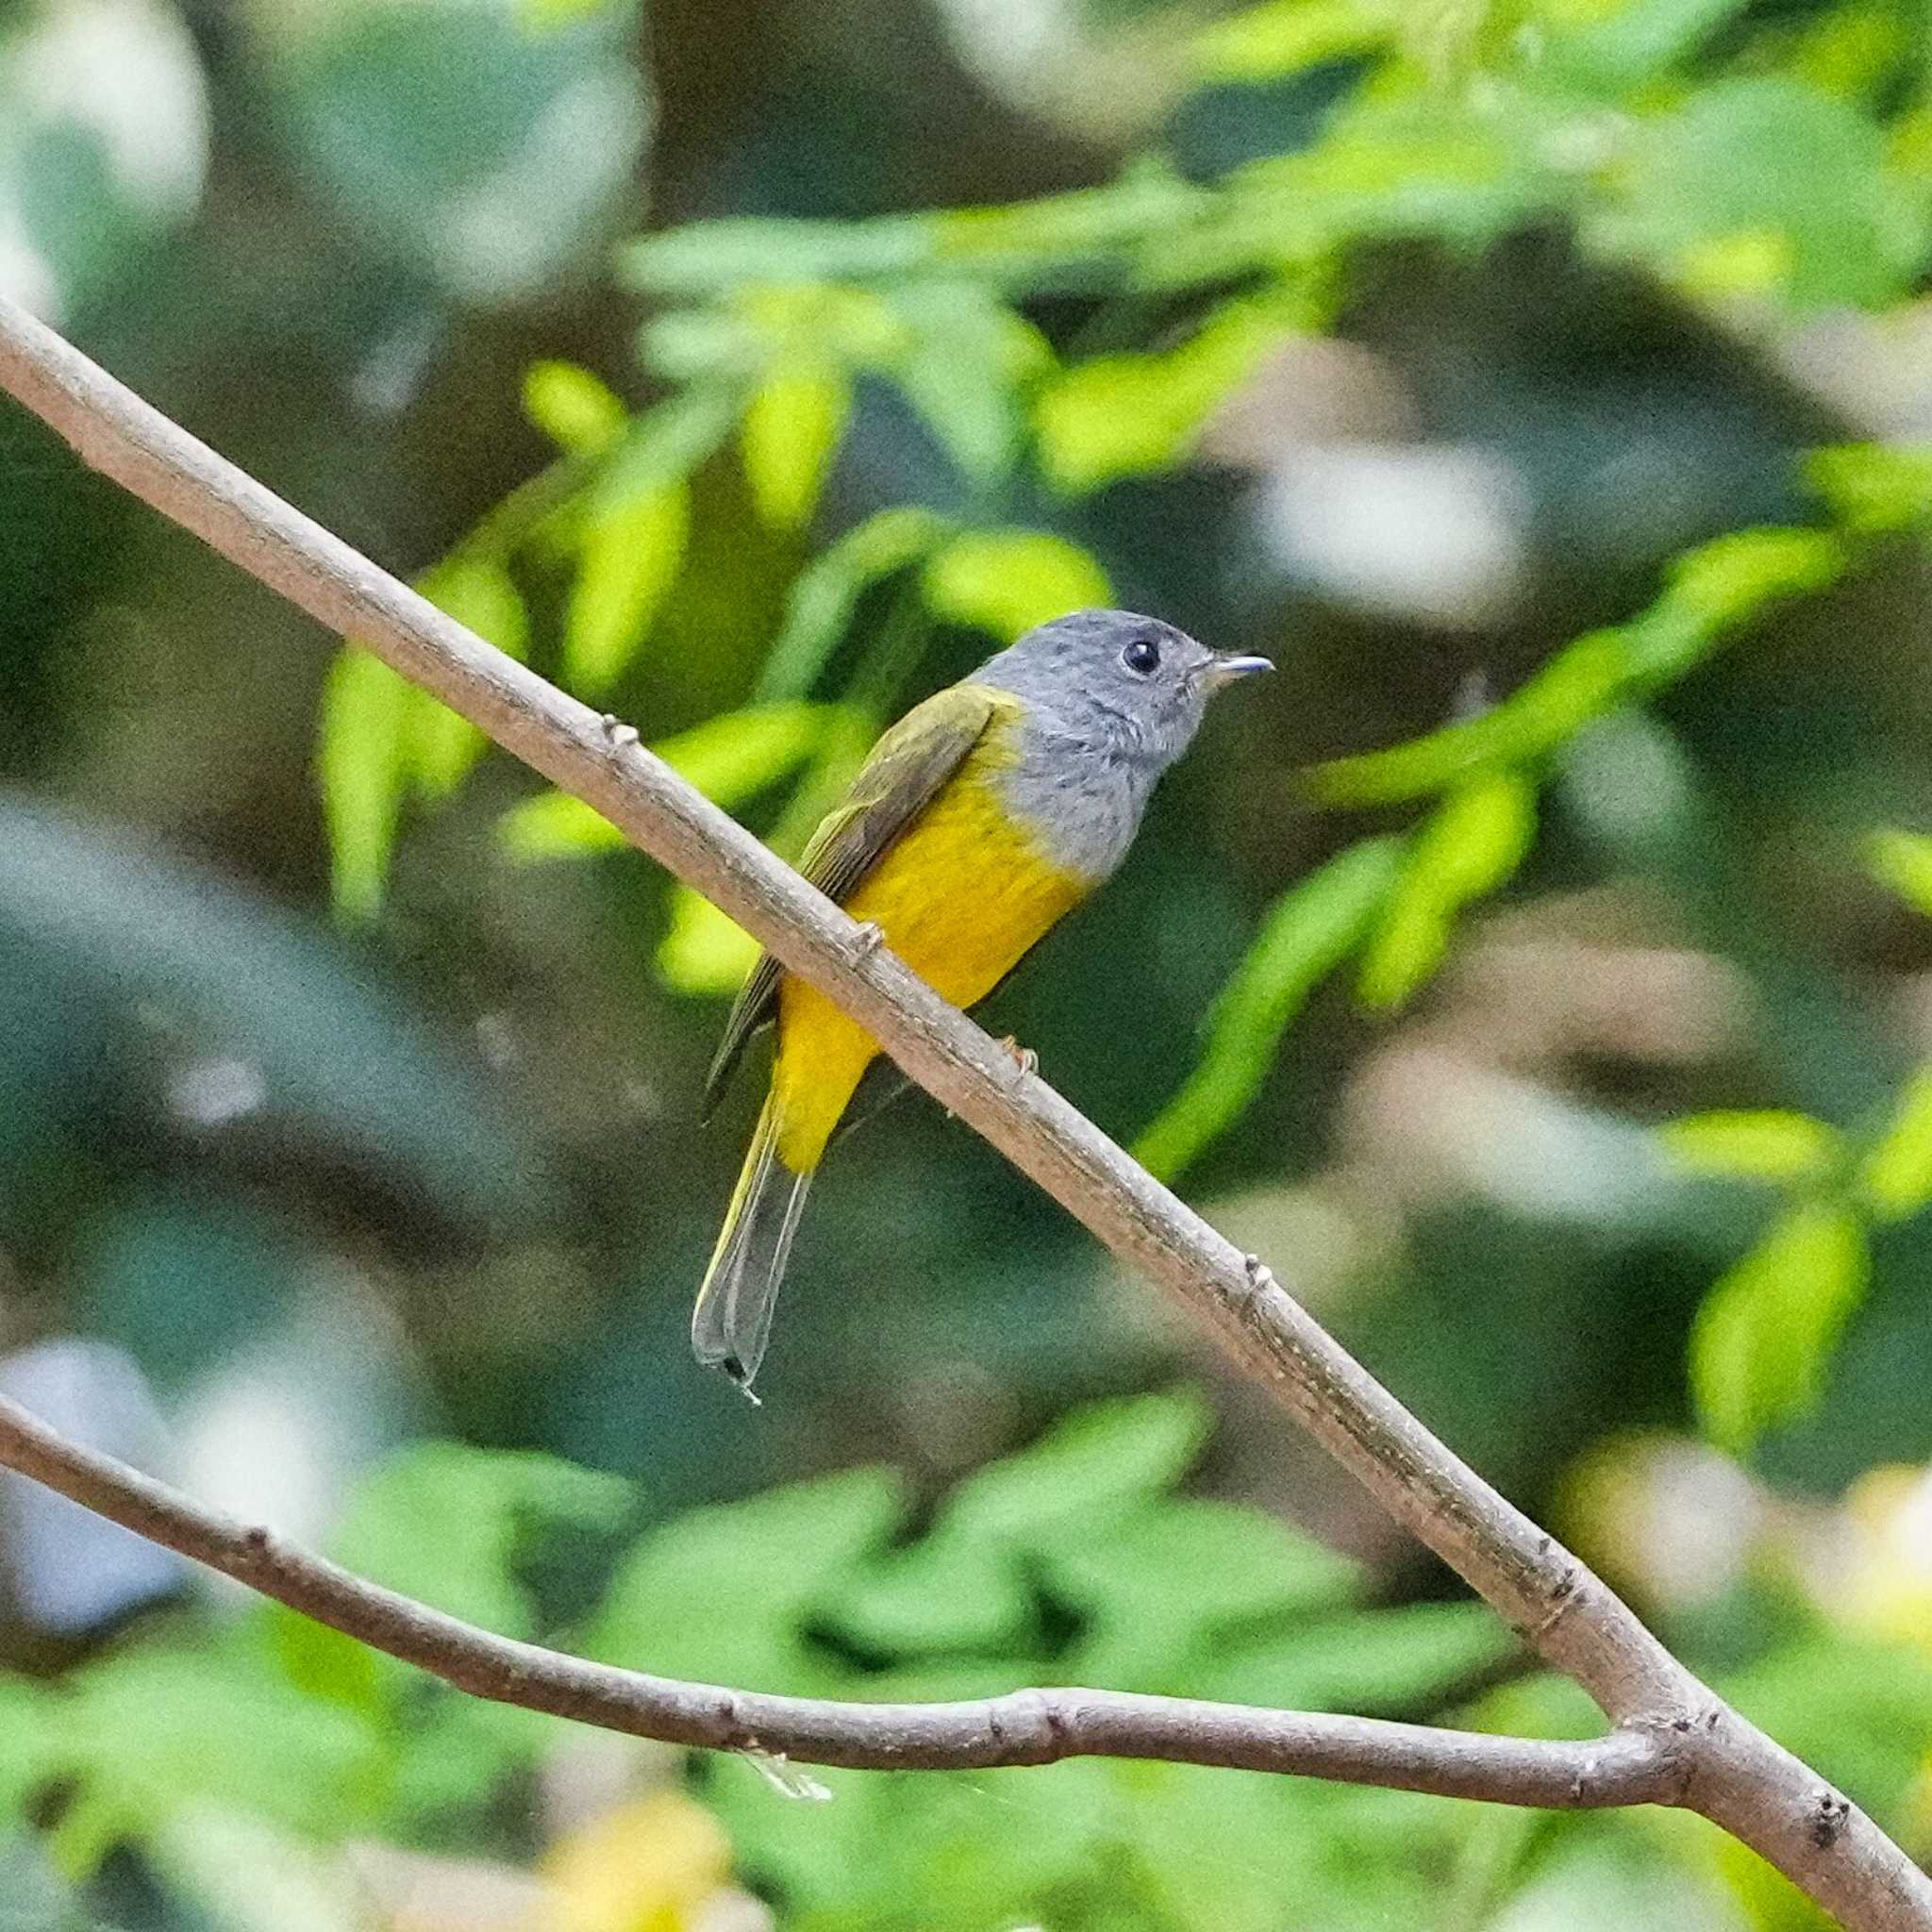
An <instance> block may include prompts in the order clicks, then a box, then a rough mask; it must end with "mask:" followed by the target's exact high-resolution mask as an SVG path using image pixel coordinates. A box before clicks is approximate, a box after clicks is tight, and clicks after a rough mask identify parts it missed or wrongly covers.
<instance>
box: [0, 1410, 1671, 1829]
mask: <svg viewBox="0 0 1932 1932" xmlns="http://www.w3.org/2000/svg"><path fill="white" fill-rule="evenodd" d="M0 1463H4V1464H5V1465H6V1466H7V1467H8V1468H10V1469H15V1470H18V1471H19V1472H20V1473H21V1474H24V1475H29V1476H31V1477H33V1479H34V1480H35V1481H36V1482H41V1483H44V1484H46V1485H47V1487H48V1488H49V1489H52V1490H57V1491H59V1493H60V1494H61V1495H63V1496H66V1497H68V1498H69V1499H70V1500H71V1501H73V1502H75V1503H78V1504H80V1505H81V1506H82V1507H84V1508H87V1509H92V1510H93V1511H94V1512H95V1514H97V1515H100V1516H105V1517H108V1519H109V1520H110V1521H112V1522H115V1523H118V1524H121V1525H122V1526H123V1527H124V1528H125V1529H131V1530H133V1531H134V1532H135V1534H136V1535H138V1536H144V1537H146V1538H147V1539H148V1540H149V1541H152V1542H158V1543H164V1544H166V1545H167V1547H168V1548H169V1549H172V1550H178V1551H180V1553H181V1554H182V1555H183V1556H184V1557H193V1558H194V1559H195V1560H196V1561H197V1562H201V1563H206V1564H208V1567H209V1568H210V1569H214V1570H219V1571H221V1572H222V1573H223V1574H225V1575H228V1576H232V1577H234V1578H235V1579H236V1581H237V1582H240V1583H245V1584H247V1585H248V1586H249V1587H250V1588H251V1589H253V1590H257V1591H260V1592H261V1593H262V1594H263V1595H264V1596H272V1597H274V1598H275V1600H276V1601H277V1602H278V1603H284V1604H287V1605H288V1606H289V1607H290V1608H291V1609H295V1610H300V1611H301V1612H302V1613H303V1614H304V1615H305V1616H308V1617H313V1618H314V1619H315V1620H316V1621H317V1622H318V1623H322V1624H330V1625H331V1626H332V1627H333V1628H335V1629H337V1630H341V1631H342V1632H343V1633H344V1634H345V1635H347V1636H350V1637H355V1638H358V1639H359V1640H360V1641H362V1642H364V1643H368V1644H372V1645H373V1646H374V1647H375V1649H377V1650H383V1651H387V1652H388V1653H389V1655H390V1656H391V1657H401V1658H402V1659H403V1660H404V1661H405V1662H406V1663H411V1664H416V1665H419V1666H420V1667H421V1668H422V1669H424V1670H425V1671H428V1672H430V1673H432V1674H434V1675H436V1676H439V1677H441V1678H442V1679H443V1680H444V1681H445V1682H446V1683H450V1684H454V1685H456V1686H457V1688H458V1690H461V1691H471V1692H473V1693H474V1694H475V1695H476V1696H478V1697H489V1698H493V1699H494V1700H495V1701H496V1702H498V1703H499V1704H517V1705H522V1706H524V1707H525V1708H527V1709H530V1710H543V1711H549V1712H550V1713H551V1714H552V1715H554V1716H557V1717H567V1718H575V1719H576V1720H577V1721H578V1722H579V1723H582V1724H597V1725H600V1726H602V1727H603V1728H604V1729H606V1730H611V1731H625V1732H628V1733H630V1734H631V1735H633V1736H635V1737H641V1738H657V1739H658V1740H661V1741H663V1742H664V1743H667V1744H691V1745H697V1746H702V1747H704V1748H707V1749H710V1750H717V1751H747V1750H758V1751H764V1752H770V1753H773V1754H782V1755H783V1756H784V1757H789V1758H793V1759H796V1760H797V1761H798V1762H799V1763H802V1764H837V1765H844V1766H849V1767H852V1768H854V1769H858V1770H869V1771H964V1770H976V1771H984V1770H987V1769H989V1768H991V1767H996V1766H1002V1765H1016V1764H1052V1763H1056V1762H1058V1760H1059V1759H1060V1758H1063V1757H1160V1758H1167V1759H1171V1760H1172V1761H1174V1763H1177V1764H1212V1765H1223V1766H1229V1767H1232V1768H1234V1769H1237V1770H1241V1771H1272V1772H1285V1773H1291V1774H1297V1775H1300V1776H1305V1777H1322V1778H1330V1779H1335V1780H1339V1781H1341V1782H1342V1783H1345V1784H1371V1785H1387V1786H1391V1787H1393V1788H1395V1789H1397V1790H1407V1791H1433V1792H1436V1793H1438V1794H1439V1795H1441V1796H1443V1797H1452V1798H1483V1799H1487V1800H1489V1801H1491V1803H1495V1804H1503V1805H1537V1806H1542V1807H1550V1808H1563V1809H1571V1810H1575V1809H1584V1808H1591V1807H1604V1806H1613V1805H1643V1804H1670V1803H1673V1802H1674V1801H1675V1799H1676V1797H1677V1796H1678V1794H1679V1793H1680V1792H1681V1790H1683V1785H1684V1779H1685V1775H1686V1769H1687V1768H1686V1767H1685V1766H1684V1765H1683V1764H1682V1763H1680V1762H1678V1761H1677V1760H1676V1759H1675V1758H1674V1756H1673V1754H1672V1753H1671V1752H1670V1750H1669V1749H1668V1748H1667V1747H1666V1746H1665V1745H1664V1743H1663V1742H1661V1741H1660V1740H1658V1739H1657V1738H1655V1737H1643V1736H1638V1735H1636V1734H1634V1733H1628V1732H1624V1733H1616V1734H1613V1735H1612V1736H1610V1737H1607V1738H1603V1739H1599V1740H1594V1741H1592V1742H1589V1743H1575V1744H1572V1743H1544V1742H1541V1741H1539V1740H1531V1739H1525V1738H1499V1737H1485V1736H1483V1735H1481V1734H1480V1733H1477V1732H1474V1731H1442V1730H1431V1729H1429V1728H1427V1727H1425V1726H1424V1725H1421V1724H1382V1723H1379V1722H1377V1721H1376V1720H1374V1719H1373V1718H1359V1717H1329V1716H1323V1715H1313V1716H1304V1715H1302V1714H1301V1713H1299V1712H1295V1711H1276V1710H1262V1709H1258V1708H1256V1707H1250V1706H1244V1705H1238V1704H1208V1703H1203V1702H1200V1701H1198V1700H1195V1699H1191V1698H1184V1697H1134V1696H1126V1695H1123V1694H1122V1693H1120V1692H1117V1691H1081V1690H1074V1689H1063V1688H1059V1687H1056V1688H1054V1689H1052V1690H1041V1691H1012V1692H1010V1693H1008V1695H1006V1696H1003V1697H993V1698H985V1699H981V1700H978V1701H976V1702H974V1703H966V1704H843V1703H833V1702H829V1701H826V1700H823V1699H818V1698H810V1697H771V1696H765V1695H761V1694H760V1693H758V1692H756V1691H730V1690H725V1689H723V1688H721V1687H720V1686H717V1685H714V1684H686V1683H680V1682H678V1681H676V1680H675V1679H673V1678H669V1677H651V1676H645V1675H642V1674H640V1673H638V1672H635V1671H621V1670H614V1669H611V1668H610V1667H608V1665H604V1664H594V1663H586V1662H585V1661H584V1660H583V1659H582V1658H580V1657H566V1656H564V1655H563V1654H562V1653H560V1652H558V1651H554V1650H543V1649H540V1648H539V1647H538V1646H537V1645H535V1644H531V1643H518V1642H515V1641H511V1640H510V1639H508V1638H505V1637H497V1636H492V1635H491V1633H490V1632H489V1631H487V1630H479V1629H477V1628H476V1627H475V1625H474V1624H465V1623H462V1622H460V1621H459V1620H458V1619H457V1618H455V1617H447V1616H444V1615H443V1613H442V1612H441V1610H433V1609H430V1608H429V1607H427V1606H425V1605H424V1604H420V1603H416V1602H414V1601H413V1600H412V1599H410V1598H408V1597H406V1596H398V1595H397V1594H396V1593H395V1592H394V1591H388V1590H383V1589H380V1588H378V1587H377V1586H376V1585H375V1584H373V1583H369V1582H366V1581H364V1580H363V1579H362V1578H361V1577H358V1576H353V1575H351V1574H349V1572H348V1571H346V1570H342V1569H339V1568H338V1567H337V1566H336V1565H335V1564H333V1563H328V1562H325V1561H324V1560H323V1559H322V1558H321V1557H315V1556H311V1555H309V1554H308V1552H307V1551H305V1550H301V1549H297V1548H296V1547H294V1546H293V1545H292V1544H291V1543H288V1542H285V1541H282V1540H281V1539H279V1538H277V1537H275V1536H272V1535H270V1534H269V1532H268V1531H266V1530H264V1529H259V1528H256V1527H252V1526H247V1525H244V1524H240V1523H236V1522H233V1521H231V1520H229V1519H228V1518H225V1517H224V1516H222V1515H220V1514H218V1513H217V1512H216V1511H214V1510H211V1509H206V1508H203V1507H201V1506H200V1505H199V1504H196V1503H192V1502H191V1501H189V1499H188V1498H187V1497H185V1496H183V1495H180V1494H179V1493H177V1492H176V1491H173V1490H171V1489H169V1488H168V1487H167V1485H165V1484H164V1483H158V1482H156V1481H155V1480H154V1479H153V1477H151V1476H145V1475H142V1474H140V1472H138V1471H136V1470H132V1469H129V1468H128V1467H127V1466H126V1465H125V1463H120V1462H116V1461H115V1460H114V1459H113V1458H112V1457H108V1456H103V1455H100V1454H99V1453H97V1452H96V1451H94V1450H92V1449H86V1448H83V1447H81V1446H80V1445H79V1444H78V1443H75V1442H71V1441H66V1440H65V1439H64V1438H63V1437H61V1436H60V1435H58V1433H57V1432H56V1431H55V1430H53V1429H51V1428H49V1427H48V1426H47V1424H45V1423H43V1422H41V1421H40V1420H39V1419H38V1418H37V1417H34V1416H32V1415H29V1414H28V1413H27V1411H26V1410H25V1409H24V1408H22V1407H19V1405H18V1404H16V1403H13V1402H10V1401H8V1400H6V1399H5V1398H0Z"/></svg>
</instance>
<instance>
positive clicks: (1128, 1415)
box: [933, 1392, 1211, 1547]
mask: <svg viewBox="0 0 1932 1932" xmlns="http://www.w3.org/2000/svg"><path fill="white" fill-rule="evenodd" d="M1210 1420H1211V1418H1210V1416H1209V1414H1208V1408H1207V1407H1206V1405H1205V1404H1204V1403H1203V1402H1202V1400H1201V1399H1200V1397H1198V1396H1196V1395H1194V1394H1192V1393H1191V1392H1188V1393H1183V1392H1175V1393H1174V1394H1159V1395H1137V1396H1132V1397H1128V1398H1126V1399H1124V1400H1123V1401H1119V1402H1100V1403H1094V1404H1092V1405H1091V1406H1090V1407H1085V1408H1081V1409H1077V1410H1075V1411H1074V1414H1072V1415H1070V1416H1068V1417H1066V1418H1065V1419H1064V1420H1063V1421H1061V1422H1060V1423H1058V1424H1056V1426H1055V1427H1054V1428H1052V1429H1050V1430H1049V1431H1048V1432H1047V1434H1046V1435H1044V1436H1043V1437H1041V1440H1040V1441H1038V1442H1036V1443H1034V1444H1033V1445H1032V1446H1031V1447H1030V1448H1027V1449H1023V1450H1022V1451H1020V1453H1019V1454H1018V1455H1016V1456H1008V1457H1004V1458H1003V1459H1002V1460H1001V1461H998V1462H995V1463H992V1464H991V1465H989V1466H988V1467H987V1468H985V1469H982V1470H980V1471H978V1472H977V1473H976V1474H974V1475H971V1476H969V1477H968V1478H967V1479H966V1480H965V1481H964V1482H963V1483H961V1484H960V1485H959V1487H958V1489H957V1490H955V1491H953V1495H952V1498H951V1500H950V1501H949V1502H948V1503H947V1505H946V1507H945V1509H944V1510H943V1511H942V1513H941V1517H940V1520H939V1523H938V1524H937V1526H936V1527H935V1529H934V1532H933V1533H934V1535H935V1536H936V1537H937V1536H946V1537H957V1538H960V1539H965V1540H969V1541H970V1540H983V1541H1007V1542H1024V1543H1026V1544H1028V1545H1029V1546H1035V1547H1039V1546H1050V1545H1051V1542H1052V1541H1053V1539H1054V1538H1055V1537H1057V1536H1058V1533H1059V1532H1060V1531H1061V1530H1062V1529H1063V1528H1064V1526H1065V1525H1066V1524H1069V1523H1073V1522H1083V1523H1092V1522H1094V1521H1095V1520H1096V1519H1097V1518H1098V1517H1099V1515H1100V1514H1101V1512H1103V1511H1107V1510H1113V1509H1120V1508H1124V1507H1127V1506H1128V1505H1130V1504H1133V1503H1138V1502H1141V1501H1144V1500H1145V1499H1146V1498H1147V1497H1149V1496H1153V1495H1158V1494H1159V1493H1160V1492H1161V1491H1165V1490H1167V1489H1169V1488H1171V1487H1172V1485H1173V1484H1174V1483H1175V1482H1176V1481H1177V1480H1178V1479H1179V1478H1180V1476H1181V1475H1182V1474H1183V1473H1184V1472H1185V1471H1186V1470H1187V1468H1188V1467H1189V1465H1190V1464H1191V1462H1192V1461H1193V1460H1194V1458H1195V1457H1196V1456H1198V1455H1199V1454H1200V1451H1201V1445H1202V1443H1203V1442H1204V1441H1206V1440H1207V1436H1208V1425H1209V1423H1210Z"/></svg>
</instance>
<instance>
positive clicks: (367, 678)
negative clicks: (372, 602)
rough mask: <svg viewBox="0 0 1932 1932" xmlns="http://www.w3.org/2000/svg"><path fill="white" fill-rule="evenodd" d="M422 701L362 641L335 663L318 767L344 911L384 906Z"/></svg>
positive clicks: (368, 914) (366, 913)
mask: <svg viewBox="0 0 1932 1932" xmlns="http://www.w3.org/2000/svg"><path fill="white" fill-rule="evenodd" d="M417 702H418V692H417V691H416V689H415V687H414V686H413V685H411V684H408V682H406V681H405V680H404V679H403V678H401V677H399V676H397V675H396V674H395V673H394V672H393V671H391V669H390V668H389V666H388V665H387V664H385V663H384V662H383V661H382V659H381V658H377V657H375V656H373V655H372V654H371V653H370V652H368V651H365V650H361V649H359V648H358V646H356V645H354V644H349V645H345V646H344V647H343V649H342V650H341V652H340V653H338V655H337V657H336V660H335V663H334V664H333V666H331V667H330V670H329V675H328V682H327V684H326V686H325V688H324V691H323V697H322V728H321V734H320V741H319V744H318V748H317V753H316V767H317V774H318V776H319V777H320V779H321V782H322V809H323V819H324V822H325V824H326V825H327V828H328V844H329V859H330V868H329V869H330V887H331V891H332V894H333V897H334V900H335V908H336V911H337V912H338V913H339V914H341V916H342V917H343V918H346V919H371V918H374V917H375V913H376V912H377V911H378V910H379V909H380V908H381V905H382V891H383V884H384V881H385V880H386V879H387V878H388V876H389V860H390V853H391V849H392V847H393V846H394V844H395V836H396V826H397V824H398V823H399V822H400V820H401V817H402V809H403V792H404V790H405V788H406V784H407V774H406V772H405V769H404V758H405V755H406V729H407V724H408V718H409V714H410V710H411V708H412V707H413V706H414V705H415V704H416V703H417Z"/></svg>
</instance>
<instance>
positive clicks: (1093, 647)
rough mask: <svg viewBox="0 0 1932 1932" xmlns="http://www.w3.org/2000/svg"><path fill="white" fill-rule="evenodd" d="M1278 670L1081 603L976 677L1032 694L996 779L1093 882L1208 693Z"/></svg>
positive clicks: (1131, 827)
mask: <svg viewBox="0 0 1932 1932" xmlns="http://www.w3.org/2000/svg"><path fill="white" fill-rule="evenodd" d="M1273 668H1274V667H1273V666H1272V665H1271V664H1270V663H1269V661H1268V659H1267V658H1237V657H1234V656H1231V655H1229V654H1226V653H1223V652H1217V651H1210V650H1209V649H1208V647H1207V646H1206V645H1205V644H1201V643H1196V642H1195V641H1194V640H1193V639H1192V638H1191V637H1190V636H1189V635H1188V634H1187V632H1186V631H1184V630H1177V629H1175V628H1174V625H1171V624H1163V623H1162V622H1161V621H1160V619H1159V618H1158V617H1142V616H1141V615H1140V614H1138V613H1137V612H1135V611H1132V610H1076V611H1074V613H1073V615H1072V616H1070V617H1057V618H1055V619H1054V620H1053V622H1052V623H1051V624H1042V625H1040V626H1039V627H1038V628H1037V629H1034V630H1030V631H1028V632H1027V633H1026V635H1025V636H1024V637H1023V638H1022V639H1021V640H1020V641H1019V642H1018V643H1016V644H1013V645H1011V646H1009V647H1008V649H1006V650H1004V651H1002V652H1000V653H999V654H998V656H996V657H993V658H988V659H987V661H986V662H985V663H984V664H982V665H981V666H980V668H979V669H978V670H977V671H976V672H974V675H973V682H974V683H975V684H989V685H992V686H994V687H996V688H997V689H999V690H1001V691H1011V692H1012V693H1013V695H1014V696H1015V697H1018V698H1022V699H1024V700H1025V702H1026V706H1027V715H1026V720H1025V723H1024V726H1023V727H1022V738H1021V755H1020V758H1019V759H1018V761H1017V763H1016V764H1014V765H1013V766H1012V767H1011V768H1010V769H1009V770H1007V771H1005V772H1002V773H1001V774H999V777H998V780H997V782H998V783H999V784H1000V786H1001V788H1002V790H1003V791H1005V793H1006V796H1007V799H1008V805H1009V806H1010V807H1011V808H1012V809H1013V810H1014V812H1015V813H1016V814H1017V815H1018V816H1019V817H1020V818H1021V819H1022V820H1023V821H1024V823H1025V824H1029V825H1031V826H1032V827H1033V828H1034V829H1035V831H1036V832H1037V833H1038V834H1039V835H1040V836H1041V839H1042V840H1043V841H1044V842H1045V845H1046V847H1047V850H1048V851H1049V852H1050V853H1051V854H1052V856H1053V857H1054V858H1056V859H1057V860H1058V862H1059V863H1061V864H1063V865H1065V866H1067V867H1068V868H1069V869H1070V870H1071V871H1073V872H1075V873H1077V874H1081V875H1082V876H1084V877H1086V878H1088V879H1091V880H1092V881H1094V882H1095V883H1098V882H1099V881H1100V880H1101V879H1104V878H1106V877H1107V875H1108V874H1109V873H1111V872H1112V871H1113V869H1114V868H1115V866H1117V865H1118V864H1119V863H1120V862H1121V860H1122V859H1123V858H1124V857H1125V856H1126V851H1127V847H1128V846H1129V845H1130V844H1132V842H1133V839H1134V834H1135V832H1136V831H1137V830H1138V829H1139V827H1140V824H1141V813H1142V811H1144V810H1145V809H1146V806H1147V800H1148V798H1149V796H1150V795H1151V793H1152V792H1153V791H1154V787H1155V785H1156V783H1157V782H1158V780H1159V777H1160V774H1162V773H1163V772H1165V771H1166V770H1167V768H1168V767H1169V766H1170V765H1171V764H1173V763H1174V760H1175V759H1176V758H1179V757H1180V755H1181V754H1182V753H1183V752H1184V751H1186V750H1187V748H1188V746H1189V744H1190V743H1191V742H1192V741H1193V737H1194V733H1195V732H1196V731H1198V730H1199V729H1200V726H1201V720H1202V719H1203V718H1204V717H1205V716H1206V715H1207V711H1208V699H1209V698H1211V697H1212V696H1213V695H1214V693H1215V692H1216V691H1219V690H1220V689H1221V688H1222V686H1224V685H1225V684H1229V683H1232V682H1233V681H1234V680H1235V679H1236V678H1240V677H1246V676H1248V675H1251V674H1253V673H1255V672H1257V671H1269V670H1272V669H1273Z"/></svg>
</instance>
